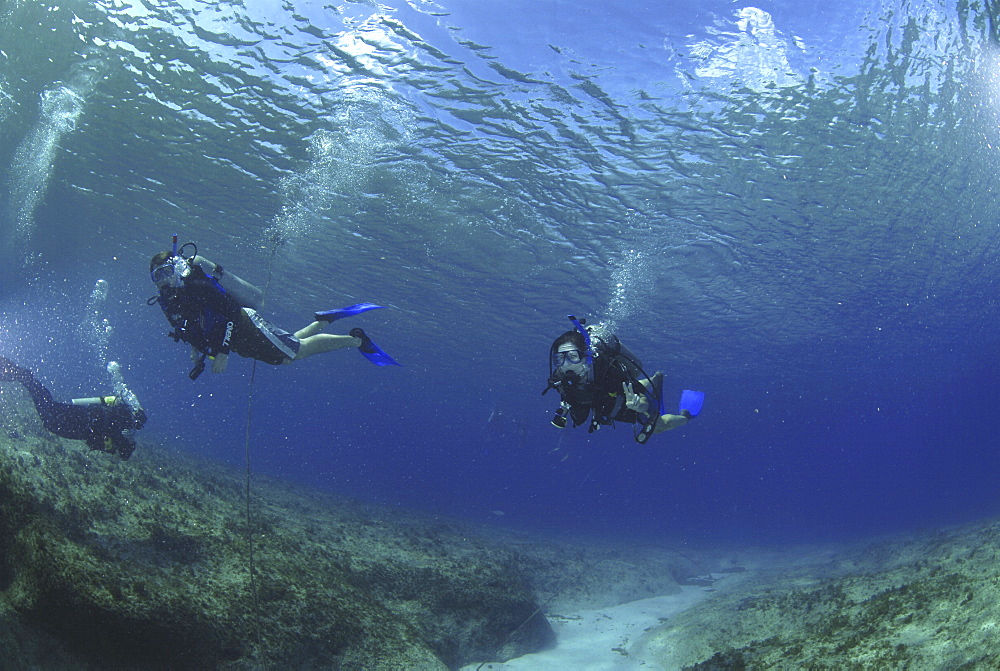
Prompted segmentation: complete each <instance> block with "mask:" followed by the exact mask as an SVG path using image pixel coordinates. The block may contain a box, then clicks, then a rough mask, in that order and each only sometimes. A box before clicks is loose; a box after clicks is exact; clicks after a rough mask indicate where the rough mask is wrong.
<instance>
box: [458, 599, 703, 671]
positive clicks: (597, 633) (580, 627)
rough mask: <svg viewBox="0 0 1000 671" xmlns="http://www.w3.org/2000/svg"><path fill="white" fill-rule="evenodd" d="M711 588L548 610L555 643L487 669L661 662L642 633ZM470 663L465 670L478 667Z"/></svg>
mask: <svg viewBox="0 0 1000 671" xmlns="http://www.w3.org/2000/svg"><path fill="white" fill-rule="evenodd" d="M710 594H711V592H710V591H709V590H706V589H705V588H703V587H682V588H681V591H680V592H679V593H677V594H671V595H669V596H658V597H654V598H651V599H642V600H640V601H633V602H631V603H625V604H622V605H620V606H612V607H610V608H600V609H598V610H585V611H581V612H578V613H559V614H557V613H553V614H550V615H549V616H548V618H549V622H551V623H552V628H553V629H554V630H555V632H556V646H555V647H554V648H552V649H550V650H543V651H542V652H536V653H534V654H531V655H524V656H523V657H518V658H516V659H512V660H510V661H509V662H506V663H502V664H501V663H498V662H489V663H486V664H483V665H482V671H487V670H488V669H494V670H495V669H518V670H520V671H557V670H558V671H567V670H569V669H572V670H573V671H608V670H609V669H616V670H619V671H627V670H630V669H640V668H641V669H645V670H646V671H649V669H655V668H657V665H656V664H655V663H654V662H653V661H652V660H651V659H650V660H646V659H643V658H644V656H645V655H644V650H645V645H643V643H642V641H640V639H641V638H642V636H643V635H644V634H645V633H646V631H647V630H650V629H655V628H657V627H659V626H660V625H662V624H664V622H665V620H666V619H667V618H670V617H673V616H674V615H676V614H677V613H680V612H681V611H683V610H685V609H687V608H690V607H691V606H693V605H694V604H696V603H698V602H700V601H703V600H704V599H706V598H707V597H708V596H709V595H710ZM479 666H480V665H479V664H469V665H468V666H464V667H462V671H475V669H477V668H478V667H479Z"/></svg>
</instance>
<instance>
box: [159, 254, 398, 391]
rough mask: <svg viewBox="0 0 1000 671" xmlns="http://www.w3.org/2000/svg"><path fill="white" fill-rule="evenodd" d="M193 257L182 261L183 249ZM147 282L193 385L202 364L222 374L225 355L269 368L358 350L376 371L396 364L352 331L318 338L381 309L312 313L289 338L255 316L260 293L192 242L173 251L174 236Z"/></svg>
mask: <svg viewBox="0 0 1000 671" xmlns="http://www.w3.org/2000/svg"><path fill="white" fill-rule="evenodd" d="M188 246H190V247H192V248H193V249H194V253H193V254H192V255H191V256H190V257H188V258H185V257H184V249H185V248H186V247H188ZM149 272H150V277H151V278H152V280H153V283H154V284H156V287H157V288H158V289H159V294H158V295H157V296H154V297H153V298H151V299H149V301H148V303H149V304H150V305H152V304H154V303H159V305H160V308H162V310H163V314H164V315H166V317H167V321H169V322H170V325H171V326H173V327H174V330H173V332H172V333H169V334H168V335H169V336H170V337H171V338H173V339H174V341H175V342H177V341H181V340H183V341H184V342H186V343H188V344H189V345H191V360H192V361H193V362H194V364H195V366H194V368H193V369H192V370H191V372H190V374H189V375H188V377H190V378H191V379H192V380H194V379H196V378H197V377H198V376H199V375H201V373H202V371H204V370H205V359H206V358H208V359H210V360H211V362H212V372H213V373H222V372H225V370H226V364H227V361H228V356H229V352H231V351H232V352H236V353H237V354H239V355H240V356H243V357H247V358H251V359H256V360H258V361H263V362H264V363H268V364H272V365H280V364H289V363H291V362H292V361H298V360H299V359H304V358H306V357H308V356H312V355H313V354H320V353H322V352H332V351H333V350H338V349H343V348H345V347H357V348H358V351H360V352H361V354H363V355H364V356H365V357H366V358H367V359H368V360H369V361H371V362H372V363H373V364H375V365H376V366H398V365H400V364H399V363H398V362H396V360H395V359H393V358H392V357H391V356H389V355H388V354H386V353H385V352H384V351H382V350H381V349H380V348H379V347H378V346H377V345H376V344H375V343H373V342H372V340H371V338H369V337H368V336H367V335H366V334H365V332H364V331H362V330H361V329H359V328H354V329H351V331H350V335H333V334H329V333H320V331H321V330H322V329H323V328H324V327H325V326H326V325H327V324H330V323H332V322H334V321H336V320H338V319H342V318H344V317H350V316H352V315H356V314H360V313H362V312H367V311H368V310H374V309H376V308H380V307H382V306H380V305H375V304H373V303H358V304H357V305H351V306H348V307H346V308H339V309H335V310H326V311H323V312H317V313H315V315H314V317H315V321H313V322H312V323H311V324H309V325H308V326H306V327H305V328H303V329H301V330H299V331H296V332H295V333H294V334H292V333H289V332H287V331H284V330H282V329H280V328H278V327H276V326H274V325H273V324H271V323H270V322H268V321H267V320H266V319H264V318H263V317H261V316H260V314H259V313H258V312H257V310H258V309H259V308H260V307H261V303H262V302H263V293H262V292H261V290H260V289H258V288H257V287H255V286H253V285H252V284H250V283H249V282H246V281H244V280H242V279H240V278H239V277H237V276H236V275H233V274H232V273H231V272H229V271H226V270H223V268H222V266H220V265H218V264H216V263H213V262H211V261H209V260H208V259H206V258H205V257H203V256H199V255H198V248H197V247H196V246H195V244H194V243H193V242H188V243H187V244H185V245H183V246H182V247H181V248H180V251H179V252H178V249H177V236H176V235H175V236H174V240H173V250H172V252H160V253H159V254H157V255H156V256H154V257H153V259H152V261H151V262H150V264H149Z"/></svg>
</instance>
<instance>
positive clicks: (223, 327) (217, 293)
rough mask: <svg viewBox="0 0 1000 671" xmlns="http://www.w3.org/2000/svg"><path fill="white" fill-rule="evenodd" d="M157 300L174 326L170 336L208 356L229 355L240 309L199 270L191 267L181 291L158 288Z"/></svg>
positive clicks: (215, 283)
mask: <svg viewBox="0 0 1000 671" xmlns="http://www.w3.org/2000/svg"><path fill="white" fill-rule="evenodd" d="M156 300H157V302H158V303H159V304H160V308H161V309H162V310H163V314H165V315H166V316H167V321H169V322H170V325H171V326H173V327H174V331H173V333H171V334H170V335H171V337H173V338H175V339H176V340H183V341H184V342H186V343H187V344H189V345H191V346H192V347H194V348H195V349H196V350H198V351H199V352H201V353H202V354H206V355H208V356H216V355H218V354H229V351H230V350H231V349H232V346H233V343H232V338H233V332H234V330H235V328H236V324H237V322H239V320H240V317H241V316H242V315H243V310H242V309H241V308H240V305H239V304H238V303H237V302H236V301H235V300H233V299H232V298H230V296H229V294H228V293H226V290H225V289H223V288H222V287H221V286H220V285H219V283H218V282H216V281H215V280H214V279H212V278H211V277H208V276H207V275H205V273H204V272H202V270H201V268H199V267H198V266H194V267H192V268H191V274H190V275H188V276H187V277H186V278H184V286H183V287H181V288H180V289H174V288H172V287H165V288H163V289H161V290H160V295H159V296H157V299H156Z"/></svg>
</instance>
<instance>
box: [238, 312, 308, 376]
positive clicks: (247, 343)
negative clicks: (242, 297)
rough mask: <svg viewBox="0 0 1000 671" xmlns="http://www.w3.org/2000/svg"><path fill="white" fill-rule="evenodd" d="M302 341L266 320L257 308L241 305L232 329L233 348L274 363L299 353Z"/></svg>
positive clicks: (243, 354) (281, 361)
mask: <svg viewBox="0 0 1000 671" xmlns="http://www.w3.org/2000/svg"><path fill="white" fill-rule="evenodd" d="M299 345H301V342H300V341H299V339H298V338H296V337H295V336H293V335H292V334H291V333H289V332H288V331H283V330H281V329H279V328H278V327H277V326H275V325H274V324H272V323H271V322H269V321H267V320H266V319H264V318H263V317H261V316H260V315H259V314H257V311H256V310H254V309H251V308H243V309H242V310H241V311H240V316H239V318H238V321H237V322H236V328H234V329H233V351H234V352H236V353H237V354H239V355H240V356H245V357H247V358H250V359H257V360H258V361H263V362H264V363H269V364H271V365H273V366H277V365H280V364H283V363H285V362H286V361H288V360H289V359H294V358H295V355H296V354H298V353H299Z"/></svg>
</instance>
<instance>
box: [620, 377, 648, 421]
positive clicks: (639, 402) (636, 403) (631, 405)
mask: <svg viewBox="0 0 1000 671" xmlns="http://www.w3.org/2000/svg"><path fill="white" fill-rule="evenodd" d="M622 391H623V392H625V407H626V408H628V409H629V410H635V411H636V412H638V413H640V414H644V413H645V412H646V411H647V410H648V409H649V399H647V398H646V395H645V394H637V393H635V392H634V391H632V383H631V382H623V383H622Z"/></svg>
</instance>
